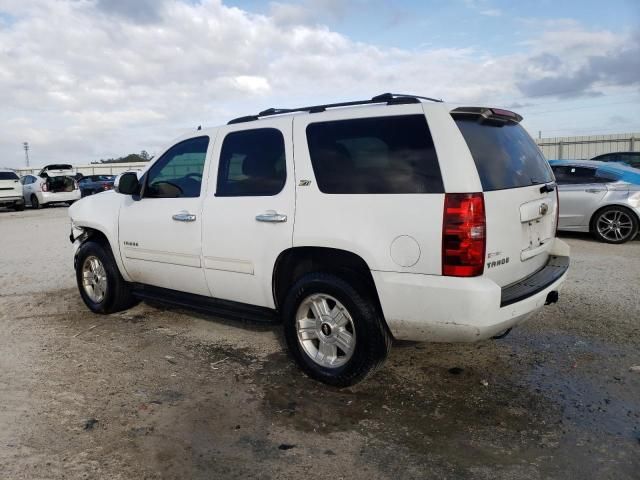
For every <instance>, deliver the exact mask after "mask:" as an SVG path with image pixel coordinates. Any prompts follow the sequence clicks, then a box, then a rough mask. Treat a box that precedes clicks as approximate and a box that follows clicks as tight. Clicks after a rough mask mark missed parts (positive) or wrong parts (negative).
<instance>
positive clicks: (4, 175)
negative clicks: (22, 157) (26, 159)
mask: <svg viewBox="0 0 640 480" xmlns="http://www.w3.org/2000/svg"><path fill="white" fill-rule="evenodd" d="M19 179H20V177H18V175H17V174H16V173H15V172H0V180H19Z"/></svg>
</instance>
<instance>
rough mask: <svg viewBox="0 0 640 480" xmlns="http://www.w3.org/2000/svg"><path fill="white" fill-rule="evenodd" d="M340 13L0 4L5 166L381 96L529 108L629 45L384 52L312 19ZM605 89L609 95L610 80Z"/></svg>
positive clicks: (619, 38)
mask: <svg viewBox="0 0 640 480" xmlns="http://www.w3.org/2000/svg"><path fill="white" fill-rule="evenodd" d="M363 1H364V0H363ZM343 4H344V2H337V1H334V0H308V1H307V2H304V3H302V4H301V5H302V6H303V7H304V9H296V8H295V5H292V4H288V3H287V4H285V3H282V2H280V3H272V4H271V10H270V13H269V14H268V15H255V14H250V13H248V12H246V11H243V10H241V9H238V8H231V7H228V6H225V5H224V4H222V3H221V2H220V0H203V2H202V3H195V2H189V3H182V2H178V1H175V0H165V1H162V2H151V1H145V2H142V3H140V4H139V5H137V6H136V7H135V8H134V7H133V6H131V5H130V4H129V3H127V2H124V1H106V0H100V1H97V0H74V1H67V2H65V1H55V2H51V1H49V0H31V1H28V2H27V1H24V0H0V12H6V13H7V14H9V15H10V16H11V18H15V21H14V22H12V23H11V24H3V25H0V105H2V108H1V109H0V124H1V126H2V129H1V130H2V133H1V134H0V163H1V164H8V165H11V164H13V165H18V164H20V163H21V162H22V158H23V156H22V150H21V142H23V141H29V142H30V143H31V146H32V158H33V161H34V162H35V163H45V162H50V161H51V162H53V161H71V162H75V163H85V162H89V161H91V160H97V159H99V158H105V157H112V156H120V155H123V154H126V153H129V152H133V151H139V150H142V149H146V150H148V151H150V152H155V151H157V149H158V148H159V147H160V146H161V145H164V144H165V143H166V142H167V141H168V140H169V139H171V138H173V137H175V136H176V134H178V133H179V132H180V131H181V130H184V129H190V128H195V127H196V126H197V125H198V124H203V125H212V124H217V123H222V122H225V121H226V120H228V119H229V118H231V117H234V116H240V115H246V114H251V113H255V112H257V111H260V110H263V109H265V108H268V107H272V106H274V107H276V106H279V107H286V106H295V105H296V104H298V103H301V104H302V103H304V104H307V103H313V102H330V101H338V100H347V99H354V98H367V97H370V96H372V95H374V94H377V93H382V92H385V91H399V92H416V93H421V94H425V95H429V96H435V97H443V98H445V99H448V100H452V101H459V102H468V103H474V102H482V103H487V102H497V101H499V100H501V99H502V100H505V101H506V100H507V99H516V98H520V97H522V93H521V92H520V90H519V89H518V84H522V82H524V81H534V80H540V79H544V78H546V77H548V76H549V75H550V74H551V72H565V73H567V72H569V73H570V72H573V71H577V70H579V69H580V68H581V65H583V64H584V58H585V55H588V56H594V55H595V56H597V55H603V54H606V53H607V52H610V51H611V50H612V49H616V48H618V47H619V46H620V45H622V44H624V43H625V42H627V41H628V38H627V36H625V35H624V34H614V33H612V32H603V31H601V32H592V31H589V30H586V29H584V28H582V27H581V26H580V25H577V24H575V23H572V24H565V25H564V26H553V27H549V28H548V29H546V30H545V31H543V32H542V33H541V34H540V36H539V37H538V38H537V39H533V40H531V41H530V42H529V43H527V44H526V45H522V49H523V52H522V53H520V54H518V55H500V56H498V55H489V54H487V53H486V52H480V51H477V50H474V49H470V48H465V49H460V48H433V47H421V48H417V49H415V50H403V49H397V48H395V49H392V48H383V47H378V46H374V45H370V44H366V43H362V42H356V41H354V40H352V39H350V38H349V37H347V36H345V35H342V34H340V33H337V32H335V31H332V30H331V29H329V28H328V27H326V26H322V25H319V24H318V25H317V23H318V22H317V21H315V18H321V16H320V17H314V15H315V13H314V14H313V15H311V16H309V15H308V14H307V11H310V12H312V13H313V12H316V13H317V12H324V13H322V15H343V14H344V10H343V7H342V6H341V5H343ZM305 9H307V10H305ZM318 15H319V14H318ZM596 80H597V82H596V83H595V84H594V85H596V86H597V87H598V88H600V87H602V86H603V85H604V86H606V80H607V79H606V78H602V77H598V78H597V79H596ZM610 83H613V84H620V82H619V81H618V82H617V83H616V82H613V80H612V81H611V82H610ZM592 86H593V85H591V84H589V88H591V87H592ZM534 87H536V88H538V89H539V88H541V87H540V85H534ZM542 87H544V85H542ZM581 88H582V90H579V91H584V86H583V87H581ZM534 93H535V92H534Z"/></svg>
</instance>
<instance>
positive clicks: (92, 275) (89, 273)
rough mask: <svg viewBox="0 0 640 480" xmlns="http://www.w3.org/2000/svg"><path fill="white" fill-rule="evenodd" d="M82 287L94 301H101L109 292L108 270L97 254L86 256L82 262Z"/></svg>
mask: <svg viewBox="0 0 640 480" xmlns="http://www.w3.org/2000/svg"><path fill="white" fill-rule="evenodd" d="M82 287H83V288H84V292H85V293H86V294H87V296H88V297H89V298H90V299H91V301H92V302H95V303H100V302H102V301H103V300H104V296H105V294H106V293H107V272H106V270H105V269H104V265H102V262H101V261H100V259H99V258H98V257H96V256H93V255H92V256H89V257H87V258H85V260H84V263H83V264H82Z"/></svg>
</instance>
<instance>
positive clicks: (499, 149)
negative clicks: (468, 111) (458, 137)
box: [455, 117, 553, 191]
mask: <svg viewBox="0 0 640 480" xmlns="http://www.w3.org/2000/svg"><path fill="white" fill-rule="evenodd" d="M455 122H456V124H457V125H458V128H459V129H460V131H461V132H462V136H463V137H464V139H465V141H466V142H467V145H468V147H469V150H470V151H471V155H472V157H473V160H474V162H475V164H476V168H477V170H478V175H479V176H480V181H481V182H482V189H483V190H484V191H492V190H504V189H508V188H520V187H527V186H530V185H537V184H542V183H549V182H553V174H552V172H551V167H549V164H548V163H547V161H546V160H545V158H544V157H543V156H542V153H541V152H540V149H539V148H538V146H537V145H536V143H535V142H534V141H533V139H532V138H531V137H530V136H529V134H528V133H527V132H526V130H525V129H524V128H522V126H520V125H519V124H517V123H507V124H504V125H497V124H493V123H480V122H479V121H478V119H477V117H459V118H455Z"/></svg>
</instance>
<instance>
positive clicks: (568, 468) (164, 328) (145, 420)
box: [0, 207, 640, 480]
mask: <svg viewBox="0 0 640 480" xmlns="http://www.w3.org/2000/svg"><path fill="white" fill-rule="evenodd" d="M67 235H68V219H67V209H66V208H64V207H57V208H48V209H44V210H40V211H30V210H28V211H25V212H21V213H13V212H8V211H0V242H1V243H0V246H1V249H0V478H2V479H10V478H11V479H13V478H20V479H41V478H42V479H44V478H47V479H48V478H55V479H59V478H66V479H76V478H105V479H112V478H113V479H119V478H122V479H133V478H135V479H155V478H159V479H160V478H167V479H169V478H176V479H177V478H203V479H204V478H243V479H244V478H262V479H270V478H304V477H307V476H311V477H313V478H318V479H324V478H330V479H334V480H336V479H340V478H344V479H347V478H348V479H360V478H362V479H365V478H366V479H377V478H394V479H409V478H456V479H458V478H480V479H542V478H553V479H567V478H594V479H595V478H597V479H605V478H611V479H616V480H623V479H638V478H639V475H640V474H639V473H638V472H640V372H634V371H631V370H630V367H632V366H634V365H640V349H639V348H638V347H639V344H640V242H639V241H635V242H632V243H629V244H626V245H622V246H607V245H603V244H599V243H596V242H595V241H592V240H591V239H590V238H589V237H588V236H571V237H568V238H566V237H565V240H566V241H567V242H568V243H570V244H571V247H572V257H573V258H572V262H573V263H572V270H571V274H570V279H569V280H568V282H567V284H566V286H565V288H564V290H563V292H562V293H561V296H560V303H559V304H558V305H554V306H550V307H546V308H545V309H544V311H542V312H540V313H538V314H536V315H535V317H533V318H532V319H531V321H530V322H529V323H528V324H526V325H524V326H522V327H521V328H519V329H516V330H514V332H513V333H512V334H511V335H510V336H508V337H507V338H505V339H503V340H499V341H488V342H482V343H479V344H474V345H449V344H446V345H444V344H440V345H432V344H410V345H399V346H397V347H396V348H394V349H393V350H392V352H391V355H390V358H389V361H388V362H387V364H386V366H385V367H384V368H383V369H382V370H381V371H379V372H378V373H377V374H376V375H375V376H374V377H372V378H371V379H369V380H368V381H367V382H365V383H363V384H361V385H359V386H357V387H354V388H349V389H345V390H336V389H332V388H328V387H326V386H323V385H321V384H318V383H315V382H313V381H311V380H309V379H308V378H306V377H304V376H303V375H302V374H301V373H300V372H299V370H297V368H296V367H295V366H294V365H293V364H292V363H291V362H290V361H289V359H288V357H287V355H286V353H284V349H283V345H282V343H283V342H282V340H281V330H280V328H279V327H277V326H260V325H254V324H243V323H238V322H229V321H225V320H220V319H216V318H212V317H206V316H202V315H199V314H194V313H191V312H188V311H183V310H178V309H173V308H167V307H161V306H157V305H148V304H140V305H139V306H137V307H135V308H134V309H132V310H130V311H128V312H124V313H121V314H116V315H110V316H97V315H94V314H92V313H90V312H89V311H88V310H87V309H86V308H85V306H84V305H83V303H82V302H81V300H80V297H79V295H78V293H77V290H76V286H75V279H74V274H73V270H72V260H71V245H70V243H69V241H68V237H67Z"/></svg>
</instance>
